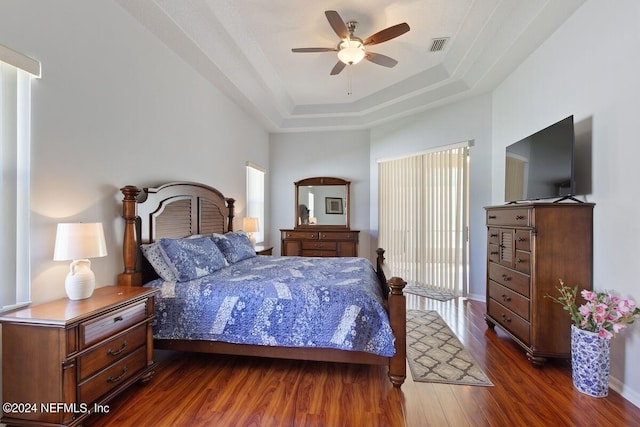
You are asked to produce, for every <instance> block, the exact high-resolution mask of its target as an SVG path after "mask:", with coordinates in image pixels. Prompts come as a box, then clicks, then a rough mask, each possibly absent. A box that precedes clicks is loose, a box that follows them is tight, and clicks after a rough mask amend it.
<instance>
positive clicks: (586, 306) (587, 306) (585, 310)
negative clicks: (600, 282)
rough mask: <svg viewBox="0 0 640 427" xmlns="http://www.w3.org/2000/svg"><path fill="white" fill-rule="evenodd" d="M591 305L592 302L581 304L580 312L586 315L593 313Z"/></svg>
mask: <svg viewBox="0 0 640 427" xmlns="http://www.w3.org/2000/svg"><path fill="white" fill-rule="evenodd" d="M590 305H591V304H584V305H581V306H580V308H579V309H578V310H579V311H580V314H582V315H583V316H584V317H587V316H588V315H589V313H591V307H590Z"/></svg>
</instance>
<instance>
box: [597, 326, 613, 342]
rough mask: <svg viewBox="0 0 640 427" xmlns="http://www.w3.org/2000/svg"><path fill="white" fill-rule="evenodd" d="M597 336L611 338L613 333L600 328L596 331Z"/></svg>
mask: <svg viewBox="0 0 640 427" xmlns="http://www.w3.org/2000/svg"><path fill="white" fill-rule="evenodd" d="M598 336H599V337H600V338H605V339H611V338H612V337H613V334H612V333H611V332H609V331H607V330H606V329H604V328H600V330H599V331H598Z"/></svg>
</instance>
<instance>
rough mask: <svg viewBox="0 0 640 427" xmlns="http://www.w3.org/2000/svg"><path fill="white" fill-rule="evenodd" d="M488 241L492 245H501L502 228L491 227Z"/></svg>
mask: <svg viewBox="0 0 640 427" xmlns="http://www.w3.org/2000/svg"><path fill="white" fill-rule="evenodd" d="M487 241H488V242H489V244H491V245H499V244H500V229H499V228H493V227H489V229H488V230H487Z"/></svg>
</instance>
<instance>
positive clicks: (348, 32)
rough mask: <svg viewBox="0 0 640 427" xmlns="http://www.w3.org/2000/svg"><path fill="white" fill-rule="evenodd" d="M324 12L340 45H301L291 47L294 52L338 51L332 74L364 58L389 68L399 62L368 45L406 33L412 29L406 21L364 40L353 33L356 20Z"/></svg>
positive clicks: (335, 13)
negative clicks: (373, 50)
mask: <svg viewBox="0 0 640 427" xmlns="http://www.w3.org/2000/svg"><path fill="white" fill-rule="evenodd" d="M324 14H325V15H326V17H327V20H328V21H329V25H331V28H333V31H335V32H336V34H337V35H338V37H340V41H339V42H338V45H337V46H336V47H301V48H295V49H291V51H292V52H304V53H309V52H338V59H339V61H338V63H337V64H336V65H335V66H334V67H333V69H332V70H331V75H332V76H334V75H336V74H339V73H340V72H341V71H342V70H343V69H344V67H346V66H347V65H352V64H357V63H358V62H360V61H362V59H366V60H368V61H371V62H373V63H374V64H378V65H382V66H384V67H389V68H391V67H394V66H395V65H396V64H397V63H398V61H396V60H395V59H393V58H390V57H388V56H385V55H381V54H379V53H374V52H370V51H368V50H367V47H369V46H373V45H374V44H379V43H382V42H386V41H388V40H391V39H394V38H396V37H398V36H401V35H402V34H404V33H406V32H407V31H409V29H410V28H409V25H408V24H407V23H406V22H403V23H402V24H397V25H394V26H391V27H388V28H385V29H384V30H381V31H378V32H377V33H375V34H373V35H371V36H369V37H367V38H366V39H364V40H362V39H361V38H359V37H356V36H354V35H353V33H354V31H355V30H356V26H357V25H358V23H357V22H356V21H348V22H346V23H345V22H344V21H343V20H342V18H341V17H340V15H339V14H338V12H336V11H335V10H327V11H325V12H324Z"/></svg>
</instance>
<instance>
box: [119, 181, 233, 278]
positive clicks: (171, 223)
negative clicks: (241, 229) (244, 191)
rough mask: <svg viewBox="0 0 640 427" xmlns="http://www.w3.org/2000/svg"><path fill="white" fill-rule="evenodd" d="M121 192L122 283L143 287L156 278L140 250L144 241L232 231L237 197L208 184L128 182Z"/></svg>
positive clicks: (149, 241) (150, 241)
mask: <svg viewBox="0 0 640 427" xmlns="http://www.w3.org/2000/svg"><path fill="white" fill-rule="evenodd" d="M120 191H121V192H122V194H123V195H124V198H123V200H122V217H123V218H124V220H125V228H124V240H123V243H122V256H123V260H124V272H123V273H121V274H119V275H118V284H119V285H127V286H142V285H143V284H144V283H146V282H148V281H149V280H153V279H154V278H156V277H157V276H156V275H155V272H154V271H153V269H152V268H151V266H150V265H149V264H148V262H147V261H146V259H144V257H143V256H142V254H141V252H140V245H141V244H144V243H152V242H155V241H156V240H157V239H160V238H162V237H172V238H179V237H186V236H191V235H193V234H211V233H226V232H229V231H233V216H234V212H233V209H234V206H233V204H234V202H235V200H234V199H231V198H225V197H224V196H223V195H222V193H221V192H220V191H218V190H216V189H215V188H213V187H209V186H208V185H204V184H198V183H195V182H170V183H168V184H164V185H161V186H159V187H156V188H145V189H143V190H140V189H139V188H138V187H135V186H133V185H127V186H126V187H123V188H121V189H120Z"/></svg>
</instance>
